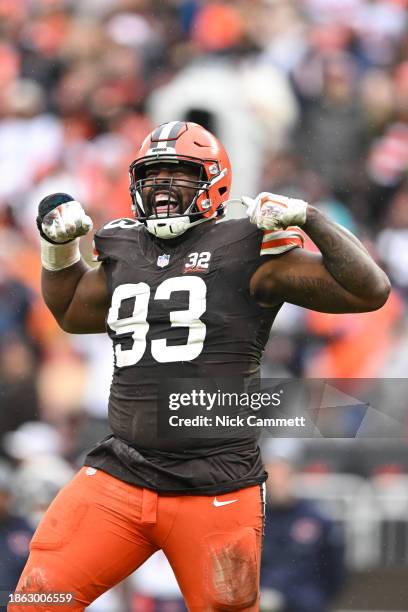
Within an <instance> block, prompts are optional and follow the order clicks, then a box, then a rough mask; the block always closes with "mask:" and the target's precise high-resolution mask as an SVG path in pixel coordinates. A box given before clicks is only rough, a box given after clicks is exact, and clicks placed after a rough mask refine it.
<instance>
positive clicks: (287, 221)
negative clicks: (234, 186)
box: [241, 191, 307, 230]
mask: <svg viewBox="0 0 408 612" xmlns="http://www.w3.org/2000/svg"><path fill="white" fill-rule="evenodd" d="M241 201H242V203H243V204H244V206H246V207H247V215H248V217H249V219H250V221H251V223H254V225H256V226H257V227H259V229H264V230H278V229H285V228H287V227H288V226H289V225H297V226H302V225H303V224H304V223H305V222H306V210H307V202H304V200H296V199H295V198H287V197H286V196H282V195H277V194H276V193H268V192H266V191H263V192H262V193H260V194H259V195H257V196H256V198H255V199H252V198H249V197H247V196H242V198H241Z"/></svg>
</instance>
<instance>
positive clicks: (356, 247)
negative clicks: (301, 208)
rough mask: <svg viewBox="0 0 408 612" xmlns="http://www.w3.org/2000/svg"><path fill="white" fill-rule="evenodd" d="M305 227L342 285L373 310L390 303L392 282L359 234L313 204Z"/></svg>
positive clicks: (330, 271)
mask: <svg viewBox="0 0 408 612" xmlns="http://www.w3.org/2000/svg"><path fill="white" fill-rule="evenodd" d="M303 229H304V231H305V232H306V233H307V234H308V235H309V236H310V238H311V239H312V240H313V242H314V243H315V244H316V245H317V246H318V248H319V250H320V252H321V254H322V256H323V264H324V266H325V268H326V269H327V270H328V272H329V273H330V275H331V276H332V277H333V279H334V280H335V281H337V283H339V284H340V285H341V287H343V288H344V289H345V290H346V291H348V292H350V293H351V294H352V295H354V296H356V297H358V298H361V299H362V300H364V301H366V302H367V306H368V307H369V308H370V309H376V308H380V307H381V306H382V305H383V304H384V303H385V302H386V300H387V298H388V295H389V292H390V282H389V280H388V278H387V276H386V274H385V273H384V272H383V270H381V268H379V266H377V264H376V263H375V262H374V261H373V259H372V258H371V257H370V255H369V253H368V252H367V250H366V249H365V248H364V246H363V245H362V244H361V242H360V241H359V240H358V238H356V236H354V235H353V234H351V233H350V232H348V231H347V230H345V229H344V228H342V227H341V226H340V225H338V224H337V223H335V222H333V221H332V220H331V219H329V218H328V217H326V216H325V215H323V214H322V213H321V212H320V211H319V210H317V209H316V208H315V207H313V206H310V205H309V206H308V209H307V218H306V223H305V224H304V226H303Z"/></svg>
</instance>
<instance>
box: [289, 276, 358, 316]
mask: <svg viewBox="0 0 408 612" xmlns="http://www.w3.org/2000/svg"><path fill="white" fill-rule="evenodd" d="M286 280H287V282H288V284H289V286H290V291H291V294H292V296H293V298H292V301H293V302H294V303H296V304H298V305H299V306H303V307H304V308H310V309H312V310H321V311H322V312H333V313H336V312H345V307H346V302H347V312H359V311H360V310H361V306H359V305H357V304H356V305H355V307H354V308H353V307H352V306H351V302H350V300H349V299H347V293H346V291H345V289H343V287H342V286H341V285H340V284H339V283H337V282H336V281H335V280H334V279H333V280H329V279H325V278H310V277H305V276H287V277H286Z"/></svg>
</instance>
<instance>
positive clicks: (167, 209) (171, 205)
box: [154, 193, 179, 217]
mask: <svg viewBox="0 0 408 612" xmlns="http://www.w3.org/2000/svg"><path fill="white" fill-rule="evenodd" d="M154 208H155V212H156V215H157V216H158V217H160V216H163V217H167V216H168V215H169V216H170V215H177V214H178V213H179V205H178V202H177V200H176V199H175V198H170V200H169V196H168V194H164V193H159V194H157V195H156V197H155V207H154Z"/></svg>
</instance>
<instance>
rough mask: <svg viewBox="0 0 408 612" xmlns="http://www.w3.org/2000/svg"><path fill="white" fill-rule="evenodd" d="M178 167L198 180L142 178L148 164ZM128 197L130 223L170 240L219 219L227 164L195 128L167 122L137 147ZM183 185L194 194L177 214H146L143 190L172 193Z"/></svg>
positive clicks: (216, 144)
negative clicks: (188, 168)
mask: <svg viewBox="0 0 408 612" xmlns="http://www.w3.org/2000/svg"><path fill="white" fill-rule="evenodd" d="M160 163H163V164H164V163H165V164H173V163H174V164H182V165H190V166H194V167H196V168H197V169H198V170H199V174H198V178H197V180H194V179H193V180H186V179H180V183H178V180H179V179H177V178H170V179H157V178H151V177H146V170H147V168H148V167H149V166H151V165H152V164H160ZM129 174H130V195H131V198H132V210H133V214H134V216H135V218H136V219H137V220H138V221H140V222H142V223H144V224H145V225H146V227H147V229H148V230H149V232H151V233H152V234H154V235H155V236H158V237H159V238H174V237H175V236H179V235H181V234H183V233H184V232H185V231H186V230H187V229H189V228H190V227H193V226H194V225H197V224H199V223H203V222H204V221H209V220H210V219H214V218H216V217H221V216H223V214H224V203H225V202H226V200H228V196H229V192H230V189H231V164H230V161H229V158H228V155H227V153H226V151H225V149H224V147H223V146H222V144H221V143H220V141H219V140H218V139H217V138H216V137H215V136H214V135H213V134H211V132H208V131H207V130H205V129H204V128H203V127H202V126H201V125H198V124H197V123H189V122H183V121H171V122H170V123H164V124H162V125H160V126H159V127H157V128H156V129H154V130H153V132H152V133H151V134H149V135H148V136H147V137H146V138H145V140H144V142H143V143H142V145H141V147H140V149H139V151H138V154H137V157H136V159H135V160H134V161H133V162H132V163H131V165H130V167H129ZM181 184H182V185H183V186H184V187H185V186H186V184H187V185H188V186H191V188H194V190H195V193H194V196H193V198H192V200H191V203H190V204H189V205H188V207H187V209H186V210H185V211H184V212H183V213H182V214H177V215H176V214H171V213H170V206H169V208H168V213H167V215H163V213H160V214H157V211H154V213H155V214H149V212H148V210H147V206H146V202H145V201H144V196H143V190H144V189H145V188H146V187H154V188H156V189H157V188H160V189H163V187H166V188H167V189H168V190H169V191H171V188H172V187H177V186H178V185H181Z"/></svg>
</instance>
